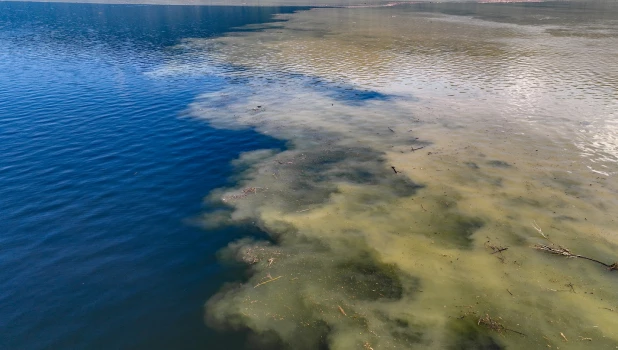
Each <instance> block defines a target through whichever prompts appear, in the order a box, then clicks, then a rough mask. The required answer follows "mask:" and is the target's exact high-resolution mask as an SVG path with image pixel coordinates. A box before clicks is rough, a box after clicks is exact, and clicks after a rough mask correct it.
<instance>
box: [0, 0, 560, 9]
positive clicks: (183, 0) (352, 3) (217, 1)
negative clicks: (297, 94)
mask: <svg viewBox="0 0 618 350" xmlns="http://www.w3.org/2000/svg"><path fill="white" fill-rule="evenodd" d="M0 1H1V2H33V3H67V4H100V5H164V6H172V5H173V6H252V7H253V6H311V7H345V8H363V7H391V6H399V5H409V4H421V3H466V2H468V3H470V2H476V3H481V4H488V3H537V2H547V0H450V1H431V0H410V1H406V0H403V1H382V0H370V1H367V0H265V1H262V0H24V1H13V0H9V1H5V0H0ZM566 1H567V2H569V0H566Z"/></svg>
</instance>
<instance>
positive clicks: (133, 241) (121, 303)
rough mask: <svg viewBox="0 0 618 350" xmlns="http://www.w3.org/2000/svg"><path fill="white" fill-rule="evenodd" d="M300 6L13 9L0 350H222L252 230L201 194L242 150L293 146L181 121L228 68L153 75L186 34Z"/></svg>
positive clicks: (0, 42) (3, 33) (4, 8)
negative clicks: (209, 220)
mask: <svg viewBox="0 0 618 350" xmlns="http://www.w3.org/2000/svg"><path fill="white" fill-rule="evenodd" d="M293 10H295V9H293V8H269V7H261V8H243V7H190V6H135V5H85V4H45V3H39V4H37V3H19V2H15V3H11V2H8V3H7V2H2V3H0V218H1V219H0V334H1V336H0V349H24V350H27V349H52V348H53V349H218V348H221V349H223V348H233V347H235V344H240V343H242V342H243V339H242V338H238V337H237V336H234V337H233V340H232V338H231V337H229V336H227V335H226V334H223V335H219V334H216V333H214V332H213V331H210V330H208V329H207V328H206V326H205V325H204V321H203V318H204V311H203V305H204V302H205V301H206V300H207V299H208V298H209V297H210V296H211V295H213V294H214V293H215V292H216V291H217V290H218V289H219V288H220V286H221V284H222V283H223V282H224V281H230V280H232V279H234V273H235V271H234V270H233V268H231V267H222V266H220V265H219V264H218V263H217V261H216V258H215V252H216V251H217V250H219V249H220V248H221V247H222V246H224V245H226V244H227V243H228V242H229V241H231V240H234V239H236V238H238V237H244V236H247V235H248V234H249V235H251V234H259V232H257V230H256V231H255V232H253V231H251V229H247V228H239V227H237V228H225V229H218V230H210V231H206V230H204V229H203V228H200V227H199V226H198V225H197V224H195V220H193V219H194V218H195V217H197V216H198V215H199V214H200V213H201V212H203V211H204V210H206V209H207V208H205V204H203V197H204V196H205V195H206V194H208V193H209V192H210V191H211V190H212V189H214V188H217V187H222V186H226V185H229V182H228V181H229V180H228V178H229V176H230V174H231V172H232V166H231V165H230V161H231V160H232V159H235V158H237V157H238V156H239V154H240V153H241V152H245V151H249V150H254V149H262V148H277V149H282V148H284V144H283V142H281V141H279V140H276V139H272V138H269V137H267V136H264V135H260V134H258V133H256V132H254V131H252V130H249V129H245V130H236V131H229V130H219V129H213V128H211V127H210V126H209V125H208V124H206V123H205V122H202V121H199V120H196V119H192V118H186V117H183V115H184V114H185V111H186V108H187V106H188V105H189V103H190V102H192V101H193V99H194V98H195V97H196V96H197V95H198V94H202V93H206V92H214V91H217V90H218V89H222V88H224V87H225V86H226V84H229V82H228V81H226V80H225V79H223V78H218V77H216V76H214V75H208V74H206V75H203V74H202V75H200V76H199V77H198V76H192V75H183V76H180V77H179V76H176V77H173V78H171V77H154V76H152V75H148V74H147V73H148V72H150V71H152V70H154V69H156V67H158V66H159V65H161V64H163V63H164V62H166V61H167V60H170V59H173V56H174V55H175V54H176V51H174V50H172V49H170V47H171V46H173V45H175V44H177V43H179V42H180V40H181V39H182V38H184V37H211V36H217V35H221V34H223V33H225V32H226V31H230V30H233V28H234V27H238V26H242V25H246V24H252V23H262V22H267V21H272V20H273V17H272V15H273V14H275V13H289V12H291V11H293Z"/></svg>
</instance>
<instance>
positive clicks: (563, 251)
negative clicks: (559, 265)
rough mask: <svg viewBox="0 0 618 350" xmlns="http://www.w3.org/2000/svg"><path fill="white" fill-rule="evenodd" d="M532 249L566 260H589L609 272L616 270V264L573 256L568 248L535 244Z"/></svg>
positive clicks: (617, 268)
mask: <svg viewBox="0 0 618 350" xmlns="http://www.w3.org/2000/svg"><path fill="white" fill-rule="evenodd" d="M534 248H535V249H538V250H542V251H545V252H548V253H550V254H555V255H562V256H566V257H568V258H580V259H585V260H589V261H592V262H595V263H597V264H601V265H603V266H605V267H607V269H608V270H609V271H614V270H618V263H613V264H606V263H604V262H602V261H599V260H597V259H593V258H589V257H587V256H583V255H579V254H573V253H571V251H570V250H569V249H568V248H565V247H562V246H549V245H546V244H535V245H534Z"/></svg>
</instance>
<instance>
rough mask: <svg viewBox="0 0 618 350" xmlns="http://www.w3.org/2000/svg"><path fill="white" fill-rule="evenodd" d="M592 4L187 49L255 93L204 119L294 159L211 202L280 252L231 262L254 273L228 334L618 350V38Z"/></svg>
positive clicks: (266, 158) (248, 171)
mask: <svg viewBox="0 0 618 350" xmlns="http://www.w3.org/2000/svg"><path fill="white" fill-rule="evenodd" d="M597 5H598V4H597ZM582 6H583V5H582V3H571V4H570V5H567V4H564V3H544V4H536V5H531V4H501V5H495V4H487V5H481V4H466V5H456V6H449V5H448V4H447V5H431V6H430V5H410V6H395V7H387V8H354V9H350V8H328V9H312V10H309V11H303V12H298V13H295V14H291V15H284V16H282V19H285V21H284V22H280V23H277V24H275V25H266V26H261V27H260V28H258V29H259V30H257V31H251V32H248V33H243V32H238V33H233V34H229V35H227V36H225V37H222V38H217V39H213V40H202V39H195V40H193V39H188V40H186V41H185V42H184V43H182V44H181V45H180V47H181V48H183V49H188V50H190V51H191V52H193V54H194V55H195V56H196V57H197V56H199V55H201V54H202V53H205V52H207V53H208V60H212V61H214V62H216V64H219V65H221V66H227V67H231V68H230V69H229V70H228V71H226V74H229V75H228V76H229V77H230V79H235V80H237V81H238V82H239V83H238V87H234V88H232V89H230V90H229V91H218V92H215V93H212V94H204V95H202V96H200V98H199V99H197V100H196V101H195V102H194V103H193V104H192V106H191V107H190V112H191V114H192V115H194V116H195V117H198V118H203V119H206V120H208V121H209V122H210V123H212V124H213V125H215V126H219V127H226V128H238V127H252V128H255V129H256V130H258V131H260V132H262V133H264V134H268V135H271V136H275V137H277V138H280V139H284V140H286V141H287V142H288V144H289V149H288V150H286V151H284V152H270V151H259V152H252V153H247V154H245V155H243V156H242V157H241V158H240V159H239V160H238V161H237V163H238V164H237V165H238V166H239V169H242V170H241V171H240V170H239V171H240V173H241V175H240V176H239V178H240V179H241V180H240V184H239V186H238V187H237V188H233V189H222V190H220V191H215V192H213V194H211V196H210V197H209V199H210V200H213V201H220V202H222V203H225V204H226V205H227V207H228V209H227V211H226V212H223V213H222V212H217V213H215V214H208V213H207V214H205V215H204V221H205V222H208V223H213V222H216V223H219V224H226V223H228V224H229V223H235V222H236V223H237V222H250V223H254V224H256V225H258V226H259V227H260V228H261V229H263V230H264V231H265V232H268V233H269V235H270V236H271V238H272V241H271V242H259V241H247V240H243V241H239V242H236V243H232V244H231V245H230V246H229V248H228V249H227V250H226V251H225V253H224V254H223V255H224V256H226V257H227V258H229V259H234V260H239V261H243V262H245V263H247V265H248V266H249V268H250V271H251V272H252V274H251V278H250V279H249V280H248V281H247V282H246V283H245V284H242V285H241V286H240V287H237V288H234V289H230V290H227V289H226V290H224V291H222V292H221V293H220V294H218V295H217V296H215V297H214V298H213V299H211V300H210V301H209V302H208V303H207V304H206V318H207V320H208V323H209V324H210V325H212V326H215V327H223V328H231V329H247V328H248V329H250V330H252V331H253V332H255V333H256V334H258V337H257V339H259V338H260V337H259V335H262V336H263V338H264V339H266V340H265V342H266V344H271V345H270V346H271V347H277V348H279V347H281V348H293V349H315V348H331V349H350V348H363V347H364V348H366V349H381V348H392V349H401V348H427V347H431V348H443V349H498V348H507V347H514V348H523V347H546V346H548V347H560V348H570V349H571V348H572V349H578V348H588V347H590V346H591V345H592V344H594V346H596V347H603V348H613V347H615V346H616V345H617V344H618V337H617V336H616V334H615V332H614V330H615V329H616V326H618V324H617V322H618V319H617V318H616V307H617V305H616V303H615V300H617V297H618V292H616V290H617V289H616V286H617V284H616V283H617V279H616V278H617V275H616V271H612V269H611V268H610V269H608V267H611V266H612V264H613V263H614V262H615V261H616V259H618V245H617V244H618V230H617V228H618V224H617V223H616V221H615V220H616V219H615V215H614V213H616V212H618V202H617V201H616V198H617V197H616V194H617V193H618V192H617V189H618V187H617V182H616V174H617V171H618V165H617V160H618V152H616V148H615V140H616V138H617V132H618V129H617V128H616V124H615V120H616V114H615V111H616V110H618V109H617V108H616V107H618V106H617V102H616V96H615V91H616V88H617V87H618V85H617V84H618V80H617V77H618V64H617V63H616V62H615V59H613V57H616V56H615V55H616V53H617V52H616V50H617V48H618V45H617V44H618V27H617V23H618V22H616V18H617V17H616V14H617V12H615V10H616V9H615V6H614V7H613V6H611V5H608V8H607V9H608V10H607V11H606V12H602V14H601V12H595V11H584V12H581V11H583V10H582ZM599 6H601V5H599ZM582 13H585V15H584V16H579V15H581V14H582ZM578 14H579V15H578ZM251 29H256V28H255V27H252V28H251ZM193 62H195V61H193ZM593 62H604V64H600V65H597V64H594V63H593ZM192 64H193V66H192V65H182V64H178V65H174V64H173V63H170V66H169V67H167V68H169V69H172V68H173V69H174V70H183V69H189V70H191V69H195V66H194V65H195V64H196V63H192ZM564 249H566V250H564ZM565 251H566V252H568V253H567V254H562V255H561V253H564V252H565ZM552 253H553V254H552ZM575 255H581V256H585V257H590V258H594V259H596V260H598V262H601V263H598V262H593V261H590V260H586V259H582V258H577V257H574V256H575ZM569 257H570V258H569ZM272 339H276V341H275V343H276V344H277V345H276V346H275V345H272V344H275V343H269V341H273V340H272Z"/></svg>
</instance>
